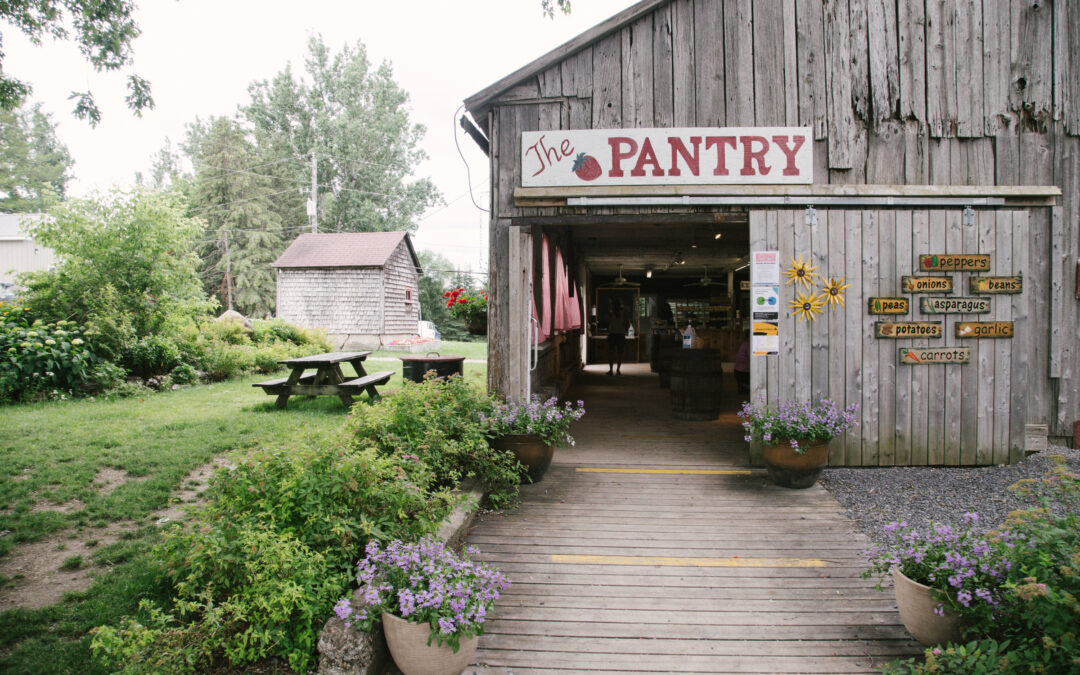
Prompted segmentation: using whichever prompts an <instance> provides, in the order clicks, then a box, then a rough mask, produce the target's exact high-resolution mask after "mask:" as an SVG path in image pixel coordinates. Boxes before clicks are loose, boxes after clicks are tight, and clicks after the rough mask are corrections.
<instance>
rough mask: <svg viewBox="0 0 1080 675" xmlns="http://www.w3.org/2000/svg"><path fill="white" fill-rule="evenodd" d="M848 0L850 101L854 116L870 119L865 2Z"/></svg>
mask: <svg viewBox="0 0 1080 675" xmlns="http://www.w3.org/2000/svg"><path fill="white" fill-rule="evenodd" d="M867 1H868V0H848V28H849V30H850V31H851V32H850V33H848V45H849V47H848V48H849V49H850V50H851V103H852V105H853V106H854V107H855V116H856V117H857V118H858V119H860V120H862V121H863V122H866V121H868V120H869V119H870V52H869V45H868V43H867V36H866V3H867Z"/></svg>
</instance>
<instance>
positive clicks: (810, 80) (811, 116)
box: [795, 0, 828, 140]
mask: <svg viewBox="0 0 1080 675" xmlns="http://www.w3.org/2000/svg"><path fill="white" fill-rule="evenodd" d="M795 21H796V24H795V27H796V36H795V48H796V53H797V62H798V69H797V72H798V88H797V91H798V106H799V120H798V124H799V125H800V126H804V127H812V128H813V130H814V140H822V139H825V138H826V137H827V136H828V133H827V131H828V127H827V121H828V115H827V106H828V102H827V96H826V89H825V54H826V52H825V34H824V30H825V26H824V22H825V18H824V14H823V12H822V3H821V2H820V0H796V2H795Z"/></svg>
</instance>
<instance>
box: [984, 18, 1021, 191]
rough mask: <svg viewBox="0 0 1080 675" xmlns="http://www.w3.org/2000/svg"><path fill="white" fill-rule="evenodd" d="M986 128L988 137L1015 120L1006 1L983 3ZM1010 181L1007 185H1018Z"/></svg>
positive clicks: (998, 132)
mask: <svg viewBox="0 0 1080 675" xmlns="http://www.w3.org/2000/svg"><path fill="white" fill-rule="evenodd" d="M982 12H983V54H982V64H983V114H984V116H985V117H984V119H983V129H984V132H985V133H986V134H987V135H988V136H996V135H998V134H1000V133H1001V132H1002V131H1005V130H1006V129H1007V128H1008V127H1009V126H1010V123H1011V121H1012V115H1011V114H1010V113H1009V83H1010V80H1009V73H1010V65H1011V58H1010V53H1011V45H1010V43H1011V35H1010V33H1011V31H1010V27H1009V26H1010V23H1009V15H1010V12H1009V6H1008V4H1007V3H1003V2H986V3H983V7H982ZM1015 182H1016V181H1010V182H1009V183H1008V184H1010V185H1011V184H1015Z"/></svg>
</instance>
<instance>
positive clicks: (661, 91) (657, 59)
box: [652, 5, 676, 128]
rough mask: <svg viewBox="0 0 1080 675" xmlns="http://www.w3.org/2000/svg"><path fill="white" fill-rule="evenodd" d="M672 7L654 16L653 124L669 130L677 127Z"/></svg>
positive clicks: (657, 11)
mask: <svg viewBox="0 0 1080 675" xmlns="http://www.w3.org/2000/svg"><path fill="white" fill-rule="evenodd" d="M671 12H672V7H671V5H664V6H663V7H661V8H659V9H657V10H656V12H655V13H654V14H653V35H652V67H653V74H652V80H653V123H654V124H655V125H656V126H657V127H661V128H667V127H673V126H676V125H675V100H674V95H675V88H674V83H673V79H672V78H673V77H674V72H673V71H672V69H671V67H672V66H671V64H672V45H671Z"/></svg>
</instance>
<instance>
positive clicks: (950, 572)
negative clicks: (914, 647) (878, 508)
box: [863, 513, 1010, 646]
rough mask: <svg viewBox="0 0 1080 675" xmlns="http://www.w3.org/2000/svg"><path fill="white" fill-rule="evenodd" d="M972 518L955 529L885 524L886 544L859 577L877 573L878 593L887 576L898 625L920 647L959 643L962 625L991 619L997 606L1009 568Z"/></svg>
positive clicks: (876, 550)
mask: <svg viewBox="0 0 1080 675" xmlns="http://www.w3.org/2000/svg"><path fill="white" fill-rule="evenodd" d="M978 518H979V517H978V515H977V514H975V513H966V514H964V525H963V527H961V528H954V527H953V526H951V525H942V524H937V523H931V524H930V525H929V526H928V527H927V528H925V529H922V530H920V529H917V528H914V527H911V526H909V525H908V524H907V522H899V523H896V522H894V523H889V524H888V525H886V526H885V534H886V538H887V542H886V543H885V544H884V545H875V546H873V547H871V549H870V550H869V551H868V554H869V555H870V562H871V566H870V568H869V569H868V570H866V571H865V572H863V576H864V577H870V576H872V575H874V574H877V575H878V576H879V577H880V578H879V581H878V586H877V587H878V590H881V588H882V581H883V580H884V578H885V576H886V575H889V576H891V577H892V580H893V586H894V590H895V592H896V604H897V607H898V608H899V610H900V620H901V621H903V622H904V627H905V628H907V630H908V632H909V633H911V635H912V636H913V637H914V638H915V639H916V640H918V641H919V642H921V643H923V644H924V645H928V646H930V645H937V644H946V643H948V642H960V639H961V637H962V632H963V631H962V628H963V626H964V624H967V623H974V622H976V620H977V619H979V618H982V619H986V618H991V617H992V615H993V614H994V612H995V608H996V607H997V606H998V605H999V604H1000V602H1001V597H1002V592H1003V590H1004V586H1003V584H1004V583H1005V581H1006V578H1007V575H1008V571H1009V568H1010V563H1009V562H1008V560H1007V559H1006V558H1005V557H1003V556H1002V555H1001V554H1000V549H999V548H998V547H997V546H996V545H995V543H994V542H991V541H990V540H989V539H987V537H985V536H984V535H981V534H979V533H977V532H976V531H975V529H974V527H975V524H976V523H977V522H978ZM1000 536H1004V537H1006V538H1008V536H1009V535H1008V533H1007V532H1003V533H999V537H1000Z"/></svg>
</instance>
